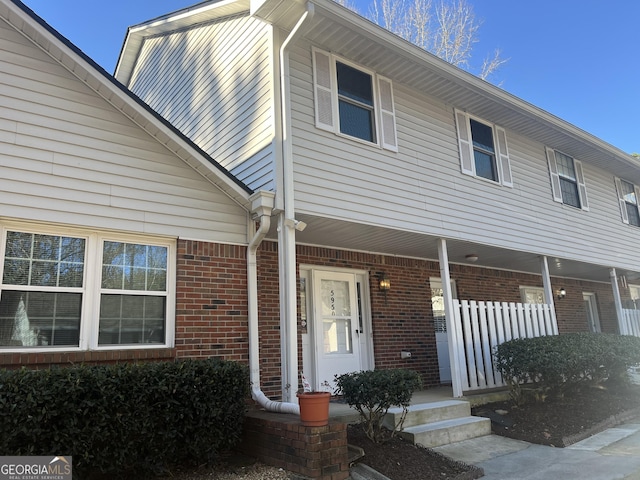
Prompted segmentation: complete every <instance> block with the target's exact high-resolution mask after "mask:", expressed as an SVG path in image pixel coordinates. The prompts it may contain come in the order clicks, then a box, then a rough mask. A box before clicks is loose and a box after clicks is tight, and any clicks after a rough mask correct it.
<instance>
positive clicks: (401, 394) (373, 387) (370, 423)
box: [336, 369, 422, 443]
mask: <svg viewBox="0 0 640 480" xmlns="http://www.w3.org/2000/svg"><path fill="white" fill-rule="evenodd" d="M336 382H337V390H336V393H337V394H342V395H343V396H344V400H345V401H346V402H347V403H348V404H349V406H351V407H355V409H356V410H357V411H358V413H359V414H360V419H361V421H362V423H363V424H364V429H365V432H366V434H367V437H369V438H370V439H371V440H373V441H374V442H376V443H379V442H380V441H381V440H382V420H383V419H384V416H385V415H386V414H387V411H388V410H389V408H390V407H392V406H394V405H395V406H398V407H402V415H401V418H400V421H399V422H398V424H397V425H395V426H394V429H393V431H392V432H391V435H392V436H393V435H394V434H395V433H396V432H397V431H399V430H401V429H402V424H403V423H404V419H405V417H406V416H407V410H408V407H409V405H410V402H411V396H412V395H413V392H414V391H416V390H417V389H419V388H420V387H421V386H422V379H421V378H420V375H418V373H417V372H414V371H412V370H403V369H390V370H368V371H362V372H353V373H345V374H343V375H340V376H336Z"/></svg>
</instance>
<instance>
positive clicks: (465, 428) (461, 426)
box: [400, 416, 491, 447]
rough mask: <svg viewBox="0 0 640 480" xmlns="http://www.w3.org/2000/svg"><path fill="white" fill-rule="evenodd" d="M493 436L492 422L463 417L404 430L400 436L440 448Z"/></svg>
mask: <svg viewBox="0 0 640 480" xmlns="http://www.w3.org/2000/svg"><path fill="white" fill-rule="evenodd" d="M490 434H491V420H489V419H488V418H481V417H471V416H468V417H461V418H454V419H448V420H441V421H438V422H432V423H427V424H424V425H415V426H412V427H408V428H404V429H403V430H402V432H400V435H401V436H402V437H403V438H405V439H407V440H409V441H411V442H412V443H414V444H418V445H422V446H424V447H439V446H441V445H448V444H449V443H454V442H461V441H463V440H468V439H470V438H476V437H482V436H484V435H490Z"/></svg>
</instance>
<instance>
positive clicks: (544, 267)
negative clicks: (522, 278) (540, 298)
mask: <svg viewBox="0 0 640 480" xmlns="http://www.w3.org/2000/svg"><path fill="white" fill-rule="evenodd" d="M540 272H541V273H542V287H543V288H544V298H546V299H547V304H548V305H549V306H550V307H551V309H552V310H553V311H554V312H555V311H556V304H555V295H554V294H553V287H552V286H551V275H549V263H548V262H547V257H545V256H542V257H540Z"/></svg>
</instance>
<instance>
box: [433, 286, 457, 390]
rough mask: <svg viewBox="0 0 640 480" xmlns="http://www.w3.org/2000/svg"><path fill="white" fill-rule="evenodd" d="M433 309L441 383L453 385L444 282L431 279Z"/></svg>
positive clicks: (452, 289) (453, 288) (452, 288)
mask: <svg viewBox="0 0 640 480" xmlns="http://www.w3.org/2000/svg"><path fill="white" fill-rule="evenodd" d="M430 286H431V308H432V310H433V323H434V328H435V331H436V351H437V353H438V370H439V371H440V383H451V359H450V357H449V340H448V338H447V319H446V317H445V314H444V297H443V295H442V280H441V279H439V278H431V279H430ZM451 292H452V296H453V298H457V295H456V288H455V283H454V282H451Z"/></svg>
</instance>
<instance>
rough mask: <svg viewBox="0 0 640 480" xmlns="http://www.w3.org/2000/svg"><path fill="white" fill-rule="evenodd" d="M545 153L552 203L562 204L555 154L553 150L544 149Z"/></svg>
mask: <svg viewBox="0 0 640 480" xmlns="http://www.w3.org/2000/svg"><path fill="white" fill-rule="evenodd" d="M545 152H546V153H547V164H548V165H549V177H550V180H551V193H552V194H553V201H554V202H558V203H563V202H562V189H561V188H560V175H558V164H557V163H556V152H555V150H554V149H553V148H550V147H545Z"/></svg>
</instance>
